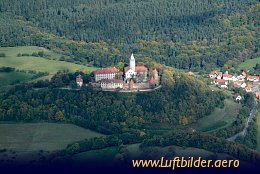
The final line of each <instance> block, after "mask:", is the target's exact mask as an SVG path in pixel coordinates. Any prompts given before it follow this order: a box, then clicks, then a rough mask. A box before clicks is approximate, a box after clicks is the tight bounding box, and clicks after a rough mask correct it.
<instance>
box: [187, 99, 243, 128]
mask: <svg viewBox="0 0 260 174" xmlns="http://www.w3.org/2000/svg"><path fill="white" fill-rule="evenodd" d="M224 102H225V104H224V105H225V107H224V108H223V109H221V108H216V109H215V110H214V112H213V113H212V114H211V115H209V116H206V117H203V118H201V119H199V120H198V121H197V122H196V123H194V124H192V125H190V126H191V127H192V128H194V129H196V130H199V131H205V132H208V131H213V130H217V129H220V128H224V127H227V126H229V125H230V124H231V123H232V122H233V121H234V120H235V118H236V116H237V114H238V112H239V109H240V108H241V105H240V104H238V103H236V102H234V101H233V100H231V99H226V100H225V101H224Z"/></svg>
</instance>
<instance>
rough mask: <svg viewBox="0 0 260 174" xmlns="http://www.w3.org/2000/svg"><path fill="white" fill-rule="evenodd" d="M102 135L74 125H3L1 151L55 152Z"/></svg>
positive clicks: (0, 131)
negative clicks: (71, 144)
mask: <svg viewBox="0 0 260 174" xmlns="http://www.w3.org/2000/svg"><path fill="white" fill-rule="evenodd" d="M99 136H103V135H102V134H99V133H96V132H93V131H90V130H88V129H84V128H81V127H78V126H75V125H72V124H58V123H10V124H8V123H1V124H0V149H7V150H14V151H39V150H44V151H54V150H61V149H64V148H65V147H66V146H67V145H68V144H70V143H73V142H76V141H80V140H83V139H86V138H93V137H99Z"/></svg>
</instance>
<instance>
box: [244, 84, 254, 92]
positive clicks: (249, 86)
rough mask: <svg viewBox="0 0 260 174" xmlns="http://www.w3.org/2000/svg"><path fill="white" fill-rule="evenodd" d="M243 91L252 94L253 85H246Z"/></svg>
mask: <svg viewBox="0 0 260 174" xmlns="http://www.w3.org/2000/svg"><path fill="white" fill-rule="evenodd" d="M245 89H246V92H252V89H253V84H252V83H248V84H247V87H246V88H245Z"/></svg>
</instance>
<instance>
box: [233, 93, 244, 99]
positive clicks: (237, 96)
mask: <svg viewBox="0 0 260 174" xmlns="http://www.w3.org/2000/svg"><path fill="white" fill-rule="evenodd" d="M234 98H235V100H236V101H240V100H241V99H242V96H241V95H239V94H238V93H237V94H235V96H234Z"/></svg>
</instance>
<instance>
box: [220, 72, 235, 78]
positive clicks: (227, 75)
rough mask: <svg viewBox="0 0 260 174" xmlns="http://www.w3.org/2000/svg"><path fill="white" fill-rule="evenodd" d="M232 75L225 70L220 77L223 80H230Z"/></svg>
mask: <svg viewBox="0 0 260 174" xmlns="http://www.w3.org/2000/svg"><path fill="white" fill-rule="evenodd" d="M232 77H233V76H232V75H231V74H228V72H225V73H224V74H223V75H222V78H223V79H224V80H232Z"/></svg>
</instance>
